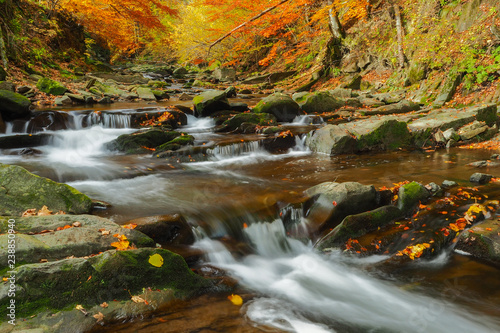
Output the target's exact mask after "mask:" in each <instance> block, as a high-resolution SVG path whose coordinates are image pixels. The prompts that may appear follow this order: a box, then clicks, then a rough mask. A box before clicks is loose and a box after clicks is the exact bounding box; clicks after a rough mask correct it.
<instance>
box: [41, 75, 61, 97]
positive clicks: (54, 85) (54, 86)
mask: <svg viewBox="0 0 500 333" xmlns="http://www.w3.org/2000/svg"><path fill="white" fill-rule="evenodd" d="M36 87H37V88H38V90H40V91H42V92H44V93H46V94H50V95H64V93H66V92H67V91H68V88H66V87H65V86H64V85H63V84H62V83H61V82H58V81H55V80H52V79H49V78H46V77H43V78H41V79H40V80H38V83H37V84H36Z"/></svg>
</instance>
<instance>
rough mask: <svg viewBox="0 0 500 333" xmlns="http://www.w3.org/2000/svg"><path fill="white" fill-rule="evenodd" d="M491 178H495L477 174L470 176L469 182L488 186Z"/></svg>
mask: <svg viewBox="0 0 500 333" xmlns="http://www.w3.org/2000/svg"><path fill="white" fill-rule="evenodd" d="M491 178H493V176H492V175H488V174H485V173H479V172H476V173H474V174H472V175H471V176H470V178H469V181H470V182H471V183H478V184H487V183H489V182H490V180H491Z"/></svg>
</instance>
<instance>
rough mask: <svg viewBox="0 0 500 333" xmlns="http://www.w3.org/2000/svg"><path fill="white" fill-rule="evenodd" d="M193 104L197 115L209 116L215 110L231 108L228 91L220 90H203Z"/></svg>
mask: <svg viewBox="0 0 500 333" xmlns="http://www.w3.org/2000/svg"><path fill="white" fill-rule="evenodd" d="M193 104H194V109H195V115H196V116H198V117H208V116H210V115H211V114H213V113H215V112H218V111H222V110H230V109H231V106H230V105H229V102H228V100H227V97H226V92H225V91H219V90H208V91H205V92H202V93H201V94H199V95H198V96H195V98H194V99H193Z"/></svg>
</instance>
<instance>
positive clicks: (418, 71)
mask: <svg viewBox="0 0 500 333" xmlns="http://www.w3.org/2000/svg"><path fill="white" fill-rule="evenodd" d="M426 76H427V64H426V63H420V62H413V63H412V64H411V65H410V69H409V70H408V80H409V81H410V83H411V84H416V83H418V82H420V81H422V80H423V79H425V78H426Z"/></svg>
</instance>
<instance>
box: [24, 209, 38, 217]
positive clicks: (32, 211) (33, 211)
mask: <svg viewBox="0 0 500 333" xmlns="http://www.w3.org/2000/svg"><path fill="white" fill-rule="evenodd" d="M27 216H36V208H31V209H27V210H26V211H25V212H24V213H23V215H22V217H27Z"/></svg>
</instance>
